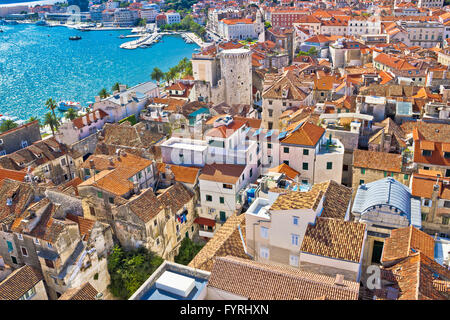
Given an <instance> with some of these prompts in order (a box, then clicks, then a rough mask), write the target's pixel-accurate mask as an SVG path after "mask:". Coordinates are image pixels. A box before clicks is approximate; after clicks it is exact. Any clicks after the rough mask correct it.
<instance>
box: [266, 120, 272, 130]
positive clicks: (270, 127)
mask: <svg viewBox="0 0 450 320" xmlns="http://www.w3.org/2000/svg"><path fill="white" fill-rule="evenodd" d="M267 127H268V129H269V130H272V127H273V123H272V122H268V123H267Z"/></svg>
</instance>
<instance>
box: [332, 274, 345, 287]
mask: <svg viewBox="0 0 450 320" xmlns="http://www.w3.org/2000/svg"><path fill="white" fill-rule="evenodd" d="M334 284H335V285H337V286H343V285H344V275H343V274H337V275H336V279H335V280H334Z"/></svg>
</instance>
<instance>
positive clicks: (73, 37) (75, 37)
mask: <svg viewBox="0 0 450 320" xmlns="http://www.w3.org/2000/svg"><path fill="white" fill-rule="evenodd" d="M69 40H81V37H80V36H72V37H69Z"/></svg>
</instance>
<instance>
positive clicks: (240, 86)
mask: <svg viewBox="0 0 450 320" xmlns="http://www.w3.org/2000/svg"><path fill="white" fill-rule="evenodd" d="M251 62H252V54H251V51H250V50H248V49H243V48H237V49H228V50H223V49H222V48H220V47H219V46H217V47H214V46H212V47H208V48H206V49H204V50H203V51H202V52H201V53H198V54H193V55H192V69H193V73H194V80H195V85H194V88H193V90H194V96H195V98H196V99H197V100H199V101H205V102H210V101H211V102H214V103H216V104H218V103H222V102H225V103H227V104H228V105H233V104H252V102H253V98H252V63H251Z"/></svg>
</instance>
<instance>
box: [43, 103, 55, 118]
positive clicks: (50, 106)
mask: <svg viewBox="0 0 450 320" xmlns="http://www.w3.org/2000/svg"><path fill="white" fill-rule="evenodd" d="M45 105H46V106H47V109H49V110H52V113H53V117H55V119H56V114H55V109H56V107H57V105H56V101H55V100H53V99H52V98H49V99H48V100H47V102H46V103H45Z"/></svg>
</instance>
